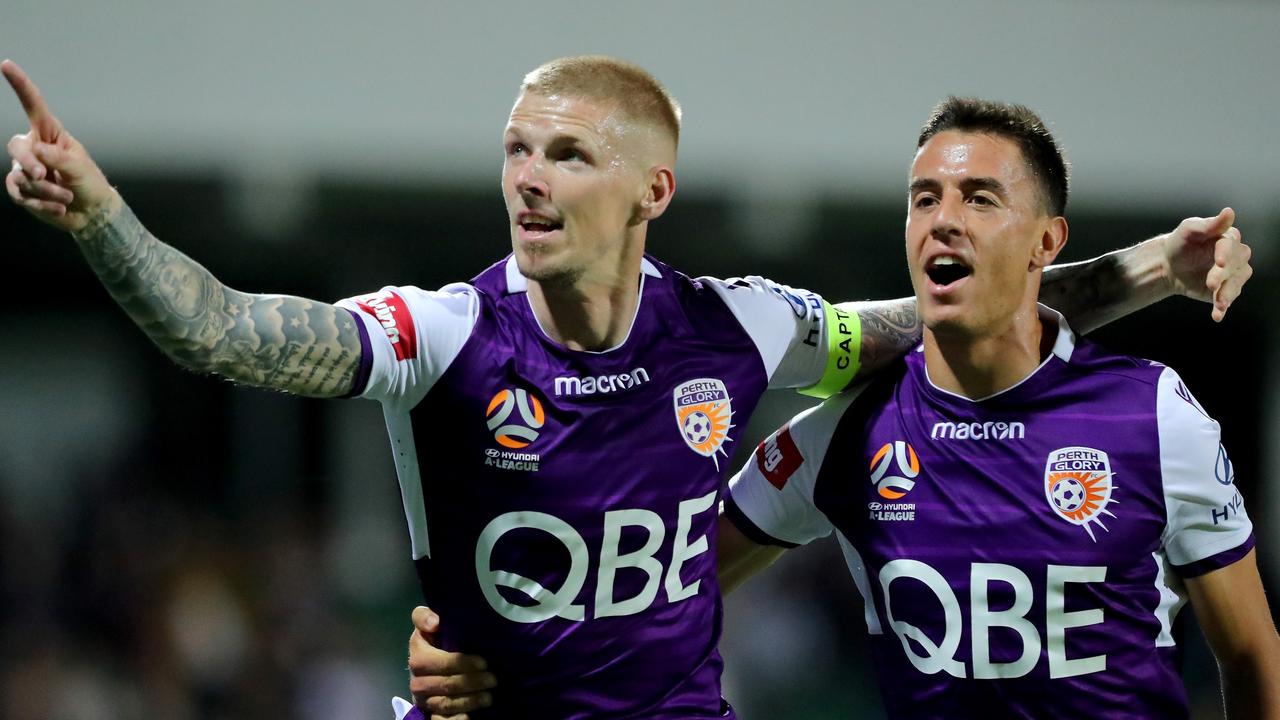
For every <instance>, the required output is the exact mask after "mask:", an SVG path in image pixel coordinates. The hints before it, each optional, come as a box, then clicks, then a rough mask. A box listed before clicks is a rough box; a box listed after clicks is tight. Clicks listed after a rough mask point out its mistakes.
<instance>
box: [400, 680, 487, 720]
mask: <svg viewBox="0 0 1280 720" xmlns="http://www.w3.org/2000/svg"><path fill="white" fill-rule="evenodd" d="M409 689H410V690H412V691H413V700H414V702H415V703H417V705H418V708H419V709H421V710H423V711H424V712H428V713H431V714H432V716H433V717H434V716H436V715H443V716H446V717H447V716H450V715H459V714H462V713H469V712H474V711H476V710H483V709H484V708H487V707H491V706H492V705H493V694H492V693H490V692H489V691H487V690H481V691H478V692H474V693H465V694H461V695H431V694H428V693H423V692H419V691H417V690H414V689H413V686H412V685H410V688H409Z"/></svg>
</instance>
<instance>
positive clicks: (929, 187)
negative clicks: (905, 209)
mask: <svg viewBox="0 0 1280 720" xmlns="http://www.w3.org/2000/svg"><path fill="white" fill-rule="evenodd" d="M941 189H942V183H940V182H938V181H937V180H934V179H932V178H918V179H916V180H912V181H911V185H910V187H909V188H908V192H909V193H910V194H911V195H913V196H914V195H915V194H916V193H921V192H926V191H932V192H937V191H939V190H941ZM960 189H961V190H962V191H964V192H965V193H966V194H967V193H971V192H974V191H977V190H989V191H991V192H993V193H995V194H997V195H1000V196H1001V197H1004V196H1006V195H1007V194H1008V191H1007V189H1006V188H1005V186H1004V183H1002V182H1000V181H999V180H997V179H995V178H993V177H975V178H965V179H963V180H961V181H960Z"/></svg>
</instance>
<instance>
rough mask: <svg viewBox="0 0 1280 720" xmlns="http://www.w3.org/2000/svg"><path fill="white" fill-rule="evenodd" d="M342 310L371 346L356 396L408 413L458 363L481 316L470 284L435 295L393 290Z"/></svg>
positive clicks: (343, 303) (344, 303) (366, 347)
mask: <svg viewBox="0 0 1280 720" xmlns="http://www.w3.org/2000/svg"><path fill="white" fill-rule="evenodd" d="M336 304H337V305H338V307H341V308H344V309H346V310H348V311H350V312H351V314H352V315H353V316H355V318H356V319H357V320H358V321H359V322H360V323H362V327H363V332H362V333H361V334H362V335H363V336H364V338H362V339H367V340H368V343H367V344H362V345H363V346H362V351H364V352H365V354H367V355H368V357H367V358H366V357H362V358H361V363H360V364H361V369H360V375H361V377H357V380H356V387H355V391H354V394H355V395H356V396H359V397H363V398H369V399H373V400H380V401H382V402H383V404H385V405H387V406H389V407H395V408H399V409H403V410H408V409H409V408H412V407H413V406H414V405H417V404H418V402H419V401H421V400H422V398H423V397H424V396H425V395H426V394H427V392H428V391H429V390H430V389H431V387H432V386H433V385H434V384H435V382H436V380H439V379H440V376H441V375H443V374H444V372H445V370H447V369H448V368H449V365H450V364H451V363H452V362H453V360H454V358H456V357H458V353H460V352H461V351H462V346H463V345H465V344H466V342H467V339H468V338H469V337H471V331H472V329H473V328H474V327H475V325H476V319H477V318H478V317H479V315H480V300H479V297H478V296H477V292H476V289H475V288H473V287H472V286H470V285H467V284H465V283H454V284H451V285H446V286H445V287H443V288H441V289H440V290H434V291H433V290H422V289H421V288H416V287H413V286H404V287H391V286H388V287H385V288H383V289H382V290H380V291H378V292H376V293H370V294H368V295H357V296H355V297H351V298H347V299H345V300H339V301H338V302H337V303H336ZM362 378H363V380H362Z"/></svg>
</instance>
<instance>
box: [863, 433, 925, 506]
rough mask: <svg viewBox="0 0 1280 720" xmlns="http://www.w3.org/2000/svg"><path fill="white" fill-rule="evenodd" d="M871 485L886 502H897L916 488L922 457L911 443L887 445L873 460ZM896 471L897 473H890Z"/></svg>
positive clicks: (896, 441)
mask: <svg viewBox="0 0 1280 720" xmlns="http://www.w3.org/2000/svg"><path fill="white" fill-rule="evenodd" d="M870 470H871V484H872V485H875V486H876V492H877V493H879V494H880V497H882V498H884V499H886V500H897V499H899V498H901V497H902V496H904V495H906V494H907V493H909V492H911V488H913V487H915V486H916V481H915V478H916V477H917V476H919V475H920V457H919V456H918V455H916V449H915V448H913V447H911V443H909V442H906V441H904V440H895V441H894V442H889V443H885V444H884V445H882V446H880V449H879V450H877V451H876V454H875V456H874V457H872V458H871V467H870ZM890 470H894V471H895V472H892V473H891V472H890Z"/></svg>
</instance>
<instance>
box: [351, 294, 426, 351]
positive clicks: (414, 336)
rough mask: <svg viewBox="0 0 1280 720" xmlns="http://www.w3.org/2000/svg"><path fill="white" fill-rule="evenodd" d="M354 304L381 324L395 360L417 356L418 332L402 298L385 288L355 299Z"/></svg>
mask: <svg viewBox="0 0 1280 720" xmlns="http://www.w3.org/2000/svg"><path fill="white" fill-rule="evenodd" d="M356 305H357V306H359V308H360V309H361V310H363V311H365V312H367V313H369V314H370V315H371V316H373V319H375V320H377V321H378V323H379V324H380V325H382V329H383V331H384V332H386V333H387V339H388V340H390V341H391V347H392V349H394V350H395V352H396V359H397V360H412V359H414V358H416V357H417V356H418V332H417V330H416V329H415V328H414V326H413V315H410V314H409V306H408V305H406V304H405V302H404V298H402V297H400V296H399V295H397V294H395V293H393V292H391V291H389V290H386V291H383V292H377V293H374V294H372V295H365V296H364V297H362V298H360V299H358V300H356Z"/></svg>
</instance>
